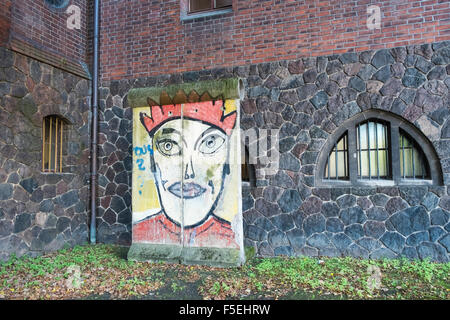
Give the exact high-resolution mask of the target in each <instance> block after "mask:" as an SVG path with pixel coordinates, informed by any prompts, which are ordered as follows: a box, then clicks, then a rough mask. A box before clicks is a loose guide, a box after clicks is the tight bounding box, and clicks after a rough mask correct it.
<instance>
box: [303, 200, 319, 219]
mask: <svg viewBox="0 0 450 320" xmlns="http://www.w3.org/2000/svg"><path fill="white" fill-rule="evenodd" d="M321 208H322V200H320V199H319V198H317V197H309V198H307V199H306V200H305V201H304V202H303V204H302V206H301V210H303V211H304V212H305V213H306V214H308V215H310V214H313V213H318V212H320V211H321Z"/></svg>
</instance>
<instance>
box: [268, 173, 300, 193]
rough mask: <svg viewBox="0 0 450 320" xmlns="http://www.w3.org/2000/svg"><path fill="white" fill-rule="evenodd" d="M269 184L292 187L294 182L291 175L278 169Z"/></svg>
mask: <svg viewBox="0 0 450 320" xmlns="http://www.w3.org/2000/svg"><path fill="white" fill-rule="evenodd" d="M270 185H272V186H276V187H282V188H286V189H287V188H294V187H295V184H294V182H293V181H292V179H291V177H289V175H287V174H286V173H285V172H284V171H278V172H277V173H276V174H275V175H274V176H273V177H272V178H271V179H270Z"/></svg>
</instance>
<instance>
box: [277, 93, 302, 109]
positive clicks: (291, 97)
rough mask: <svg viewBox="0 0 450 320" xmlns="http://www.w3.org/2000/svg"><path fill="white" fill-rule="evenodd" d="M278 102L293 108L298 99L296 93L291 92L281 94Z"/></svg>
mask: <svg viewBox="0 0 450 320" xmlns="http://www.w3.org/2000/svg"><path fill="white" fill-rule="evenodd" d="M279 100H280V101H281V102H283V103H285V104H288V105H292V106H293V105H295V104H296V103H297V102H298V101H299V98H298V95H297V92H296V91H294V90H292V91H283V92H281V93H280V98H279Z"/></svg>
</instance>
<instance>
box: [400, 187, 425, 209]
mask: <svg viewBox="0 0 450 320" xmlns="http://www.w3.org/2000/svg"><path fill="white" fill-rule="evenodd" d="M399 190H400V195H401V196H402V198H403V199H405V200H406V201H407V202H408V203H409V205H411V206H415V205H418V204H420V203H421V202H422V200H423V199H424V197H425V195H426V194H427V191H428V189H427V187H420V186H416V187H400V188H399Z"/></svg>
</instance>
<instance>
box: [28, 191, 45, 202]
mask: <svg viewBox="0 0 450 320" xmlns="http://www.w3.org/2000/svg"><path fill="white" fill-rule="evenodd" d="M43 199H44V191H42V190H41V189H36V190H34V191H33V193H32V194H31V197H30V200H31V201H33V202H36V203H40V202H41V201H42V200H43Z"/></svg>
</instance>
